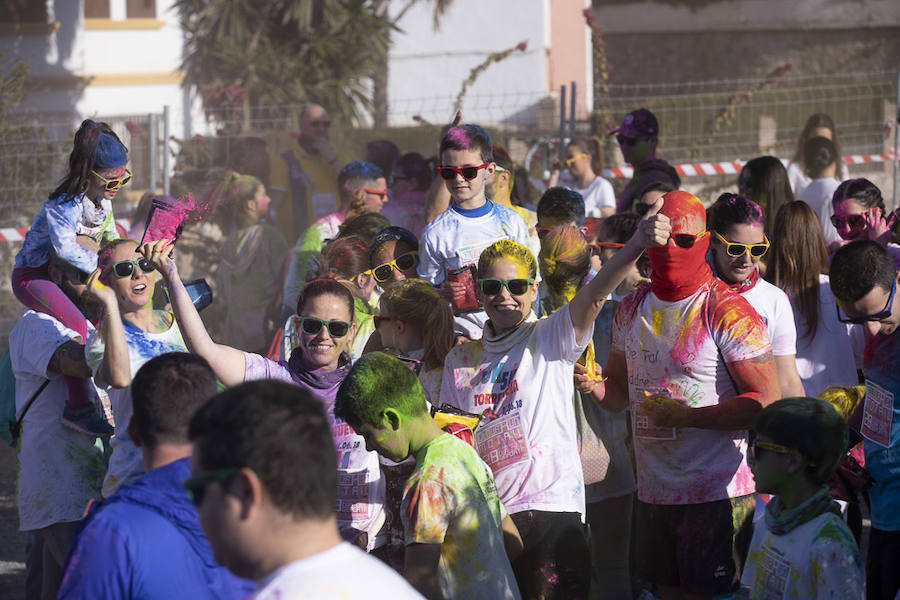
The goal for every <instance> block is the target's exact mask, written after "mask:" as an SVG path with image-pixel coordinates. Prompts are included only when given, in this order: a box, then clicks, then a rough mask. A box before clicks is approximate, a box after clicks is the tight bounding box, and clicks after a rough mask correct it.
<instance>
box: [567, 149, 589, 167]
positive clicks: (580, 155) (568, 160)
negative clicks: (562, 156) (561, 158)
mask: <svg viewBox="0 0 900 600" xmlns="http://www.w3.org/2000/svg"><path fill="white" fill-rule="evenodd" d="M589 156H590V154H587V153H585V152H582V153H581V154H576V155H575V156H573V157H571V158H567V159H566V166H567V167H571V166H572V165H574V164H575V161H576V160H578V159H580V158H588V157H589Z"/></svg>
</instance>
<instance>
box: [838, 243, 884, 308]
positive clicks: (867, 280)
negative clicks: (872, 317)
mask: <svg viewBox="0 0 900 600" xmlns="http://www.w3.org/2000/svg"><path fill="white" fill-rule="evenodd" d="M828 275H829V279H830V281H831V293H832V294H834V297H835V298H836V299H838V300H840V301H843V302H856V301H857V300H859V299H860V298H862V297H863V296H865V295H866V294H868V293H869V292H871V291H872V290H873V289H874V288H875V286H876V285H877V286H879V287H881V288H882V289H884V290H885V291H887V292H889V291H890V290H891V288H892V287H893V285H894V279H895V278H896V277H897V268H896V266H895V265H894V261H893V259H891V257H890V255H889V254H888V253H887V250H885V249H884V248H883V247H882V246H881V244H879V243H878V242H873V241H872V240H857V241H855V242H850V243H849V244H847V245H846V246H844V247H842V248H841V249H840V250H838V251H837V252H836V253H835V255H834V258H833V259H832V260H831V269H830V270H829V271H828Z"/></svg>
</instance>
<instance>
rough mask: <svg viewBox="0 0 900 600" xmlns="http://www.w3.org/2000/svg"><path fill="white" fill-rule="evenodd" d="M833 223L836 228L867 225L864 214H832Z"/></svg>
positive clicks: (852, 227)
mask: <svg viewBox="0 0 900 600" xmlns="http://www.w3.org/2000/svg"><path fill="white" fill-rule="evenodd" d="M831 224H832V225H834V228H835V229H840V228H841V227H844V226H846V227H847V228H848V229H862V228H863V227H865V225H866V217H865V216H863V215H847V216H845V217H842V216H839V215H831Z"/></svg>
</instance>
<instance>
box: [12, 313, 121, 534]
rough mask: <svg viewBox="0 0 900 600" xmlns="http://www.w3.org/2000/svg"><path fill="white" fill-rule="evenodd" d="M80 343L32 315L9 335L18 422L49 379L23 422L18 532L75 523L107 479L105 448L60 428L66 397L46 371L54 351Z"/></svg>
mask: <svg viewBox="0 0 900 600" xmlns="http://www.w3.org/2000/svg"><path fill="white" fill-rule="evenodd" d="M88 327H89V328H90V324H89V325H88ZM78 337H79V336H78V334H77V333H75V332H74V331H72V330H71V329H68V328H67V327H65V326H64V325H63V324H62V323H60V322H59V321H57V320H56V319H54V318H53V317H51V316H50V315H45V314H43V313H38V312H35V311H32V310H29V311H27V312H26V313H25V314H24V316H22V318H21V319H19V321H18V322H17V323H16V325H15V327H13V329H12V331H11V332H10V334H9V353H10V360H11V362H12V370H13V374H15V376H16V416H17V417H21V416H22V411H24V410H25V404H26V403H27V402H28V400H29V399H30V398H31V397H32V395H33V394H34V393H35V392H36V391H37V390H38V388H39V387H40V386H41V384H43V383H44V381H45V380H46V379H50V383H49V384H47V387H46V388H44V390H43V391H42V392H41V393H40V395H39V396H38V397H37V398H36V399H35V401H34V402H33V403H32V405H31V408H29V409H28V412H26V413H25V417H24V419H22V446H21V449H20V451H19V477H18V508H19V529H20V530H22V531H31V530H35V529H40V528H42V527H47V526H48V525H52V524H54V523H65V522H71V521H78V520H80V519H81V517H82V515H83V514H84V509H85V508H86V507H87V505H88V502H90V500H91V499H92V498H98V497H99V496H100V484H101V483H102V481H103V475H104V474H105V473H106V459H105V458H104V456H103V446H102V445H101V444H100V443H99V442H98V440H97V439H96V438H92V437H90V436H87V435H84V434H83V433H79V432H77V431H73V430H72V429H69V428H68V427H63V425H62V424H61V423H60V421H59V418H60V417H61V416H62V414H63V410H64V409H65V407H66V401H67V399H68V397H69V393H68V391H67V388H66V384H65V379H64V378H63V377H62V376H61V375H59V374H58V373H53V372H48V371H47V367H48V365H49V363H50V359H51V358H52V357H53V354H54V353H55V352H56V350H57V348H59V347H60V346H62V345H63V344H65V343H66V342H68V341H70V340H73V339H77V338H78ZM85 385H86V386H87V388H88V390H89V391H91V392H95V391H96V390H95V389H94V386H93V385H92V383H91V381H90V380H87V381H86V382H85Z"/></svg>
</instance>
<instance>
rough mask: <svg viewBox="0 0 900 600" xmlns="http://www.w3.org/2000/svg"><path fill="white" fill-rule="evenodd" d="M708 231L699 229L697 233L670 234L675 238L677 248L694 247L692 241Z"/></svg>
mask: <svg viewBox="0 0 900 600" xmlns="http://www.w3.org/2000/svg"><path fill="white" fill-rule="evenodd" d="M707 233H709V232H708V231H701V232H700V233H698V234H697V235H691V234H689V233H676V234H675V235H673V236H672V238H673V239H674V240H675V245H676V246H678V247H679V248H684V249H689V248H693V247H694V243H695V242H696V241H697V240H699V239H700V238H702V237H704V236H705V235H706V234H707Z"/></svg>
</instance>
